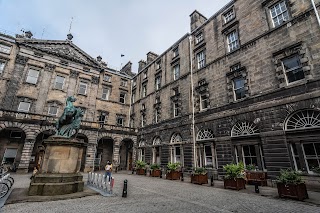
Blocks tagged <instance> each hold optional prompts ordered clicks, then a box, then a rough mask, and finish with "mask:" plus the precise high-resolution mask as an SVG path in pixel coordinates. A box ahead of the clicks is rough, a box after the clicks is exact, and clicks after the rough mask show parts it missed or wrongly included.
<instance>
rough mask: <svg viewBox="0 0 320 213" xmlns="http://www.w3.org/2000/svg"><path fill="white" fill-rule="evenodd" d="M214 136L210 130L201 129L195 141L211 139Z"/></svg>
mask: <svg viewBox="0 0 320 213" xmlns="http://www.w3.org/2000/svg"><path fill="white" fill-rule="evenodd" d="M213 138H214V134H213V131H212V130H211V129H201V130H200V131H199V132H198V135H197V141H203V140H209V139H213Z"/></svg>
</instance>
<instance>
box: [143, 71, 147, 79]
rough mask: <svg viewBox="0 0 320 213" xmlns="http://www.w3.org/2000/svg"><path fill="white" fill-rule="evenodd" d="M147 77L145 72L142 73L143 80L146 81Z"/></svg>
mask: <svg viewBox="0 0 320 213" xmlns="http://www.w3.org/2000/svg"><path fill="white" fill-rule="evenodd" d="M147 77H148V73H147V71H146V72H144V73H143V79H146V78H147Z"/></svg>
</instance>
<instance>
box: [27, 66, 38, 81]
mask: <svg viewBox="0 0 320 213" xmlns="http://www.w3.org/2000/svg"><path fill="white" fill-rule="evenodd" d="M38 77H39V70H35V69H32V68H30V69H29V71H28V75H27V79H26V82H28V83H30V84H37V82H38Z"/></svg>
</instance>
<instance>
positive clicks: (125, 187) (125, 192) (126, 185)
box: [122, 179, 128, 197]
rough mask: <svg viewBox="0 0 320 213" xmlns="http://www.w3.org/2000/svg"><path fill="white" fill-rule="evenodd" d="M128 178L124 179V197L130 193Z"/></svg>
mask: <svg viewBox="0 0 320 213" xmlns="http://www.w3.org/2000/svg"><path fill="white" fill-rule="evenodd" d="M127 189H128V180H127V179H126V180H124V181H123V191H122V197H127V194H128V191H127Z"/></svg>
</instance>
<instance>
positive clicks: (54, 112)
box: [48, 106, 58, 116]
mask: <svg viewBox="0 0 320 213" xmlns="http://www.w3.org/2000/svg"><path fill="white" fill-rule="evenodd" d="M57 114H58V107H57V106H49V110H48V115H52V116H57Z"/></svg>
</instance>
